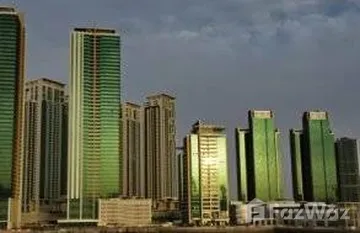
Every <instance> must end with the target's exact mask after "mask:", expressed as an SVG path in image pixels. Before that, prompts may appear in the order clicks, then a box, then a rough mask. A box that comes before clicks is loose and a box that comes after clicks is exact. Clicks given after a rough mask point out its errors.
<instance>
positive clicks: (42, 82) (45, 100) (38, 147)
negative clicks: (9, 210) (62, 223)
mask: <svg viewBox="0 0 360 233" xmlns="http://www.w3.org/2000/svg"><path fill="white" fill-rule="evenodd" d="M64 98H65V84H62V83H60V82H57V81H53V80H50V79H46V78H40V79H37V80H32V81H28V82H27V83H26V86H25V119H26V120H25V139H24V140H25V151H24V159H23V198H22V211H23V212H34V211H35V212H37V211H39V207H40V204H43V205H48V204H51V203H53V202H54V201H56V200H58V199H59V198H60V196H61V176H63V173H66V172H67V171H66V168H65V169H62V167H61V164H62V163H64V160H66V153H67V148H65V146H64V145H63V144H64V143H65V141H66V140H67V135H66V132H67V124H66V119H65V118H66V115H65V112H64V111H66V110H65V108H66V106H65V99H64ZM65 144H66V143H65Z"/></svg>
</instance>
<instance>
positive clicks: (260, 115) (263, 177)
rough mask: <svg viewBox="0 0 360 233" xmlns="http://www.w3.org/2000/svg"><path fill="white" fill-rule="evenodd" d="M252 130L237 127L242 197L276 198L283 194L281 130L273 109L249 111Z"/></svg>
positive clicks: (240, 197)
mask: <svg viewBox="0 0 360 233" xmlns="http://www.w3.org/2000/svg"><path fill="white" fill-rule="evenodd" d="M249 126H250V128H249V129H248V130H243V129H237V130H236V140H237V142H236V145H237V174H238V195H239V196H238V198H239V200H243V201H251V200H252V199H254V198H258V199H260V200H262V201H273V200H278V199H281V198H282V197H283V190H282V183H283V182H282V160H281V159H282V157H281V153H280V147H279V135H280V134H279V131H278V130H277V129H276V128H275V123H274V116H273V112H271V111H249Z"/></svg>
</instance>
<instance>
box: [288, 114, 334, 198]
mask: <svg viewBox="0 0 360 233" xmlns="http://www.w3.org/2000/svg"><path fill="white" fill-rule="evenodd" d="M290 141H291V142H292V143H291V160H292V161H291V163H292V176H293V181H296V182H294V184H293V185H294V186H295V187H294V192H295V193H294V194H295V197H294V198H295V199H297V200H304V201H316V202H328V203H332V202H336V201H337V200H338V182H337V168H336V157H335V144H334V143H335V138H334V134H333V133H332V131H331V128H330V121H329V115H328V113H327V112H323V111H311V112H305V113H304V114H303V129H302V131H299V130H292V131H290ZM299 145H300V146H299ZM299 153H300V155H299ZM299 170H301V172H300V171H299ZM299 176H301V177H299Z"/></svg>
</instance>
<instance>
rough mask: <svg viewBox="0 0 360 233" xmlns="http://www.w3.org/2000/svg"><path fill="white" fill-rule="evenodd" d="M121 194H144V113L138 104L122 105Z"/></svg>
mask: <svg viewBox="0 0 360 233" xmlns="http://www.w3.org/2000/svg"><path fill="white" fill-rule="evenodd" d="M122 114H123V117H122V121H123V123H122V124H123V173H124V181H123V195H125V196H137V197H144V196H145V175H146V174H145V160H144V132H143V130H144V114H143V108H142V107H141V106H140V105H137V104H134V103H130V102H126V103H124V104H123V105H122Z"/></svg>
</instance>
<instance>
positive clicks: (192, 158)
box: [181, 121, 229, 224]
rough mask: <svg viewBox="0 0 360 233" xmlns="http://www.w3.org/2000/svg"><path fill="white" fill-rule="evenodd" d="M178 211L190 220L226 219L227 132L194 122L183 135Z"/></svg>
mask: <svg viewBox="0 0 360 233" xmlns="http://www.w3.org/2000/svg"><path fill="white" fill-rule="evenodd" d="M182 158H183V169H182V171H183V176H182V178H183V180H182V184H183V187H182V192H183V193H182V195H181V197H182V198H181V212H182V217H183V221H184V222H185V223H189V224H207V223H212V222H217V223H228V222H229V216H228V206H229V184H228V169H227V149H226V132H225V129H224V128H223V127H219V126H215V125H208V124H205V123H203V122H200V121H198V122H196V123H195V124H194V125H193V128H192V130H191V133H190V134H189V135H187V136H186V138H185V139H184V155H183V157H182Z"/></svg>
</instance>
